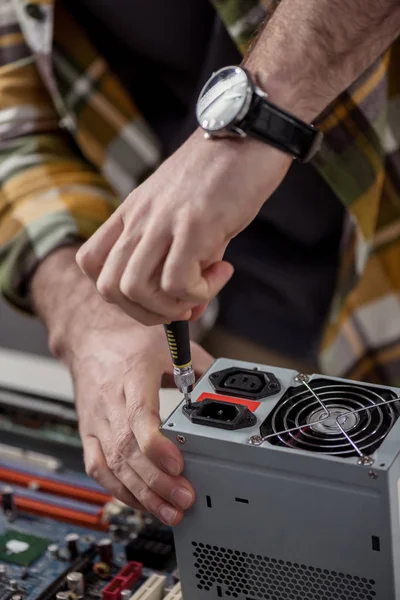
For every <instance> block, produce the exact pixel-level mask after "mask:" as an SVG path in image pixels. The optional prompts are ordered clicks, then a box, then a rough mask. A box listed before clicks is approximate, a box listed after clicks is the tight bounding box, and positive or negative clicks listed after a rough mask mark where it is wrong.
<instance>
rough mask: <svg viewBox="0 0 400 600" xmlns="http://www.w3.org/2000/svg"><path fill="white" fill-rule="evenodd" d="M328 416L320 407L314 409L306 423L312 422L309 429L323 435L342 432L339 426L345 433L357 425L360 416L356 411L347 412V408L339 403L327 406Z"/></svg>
mask: <svg viewBox="0 0 400 600" xmlns="http://www.w3.org/2000/svg"><path fill="white" fill-rule="evenodd" d="M327 409H328V410H329V416H327V415H326V411H325V410H324V409H323V408H322V406H321V407H319V408H317V409H316V410H314V411H313V412H312V413H311V414H310V415H309V416H308V417H307V423H309V424H310V423H313V424H312V425H311V429H312V430H313V431H316V432H317V433H323V434H325V435H338V434H339V435H340V434H341V433H342V431H341V429H340V427H339V424H340V426H341V427H342V429H343V431H345V432H346V433H347V432H348V431H350V430H351V429H353V428H354V427H357V425H358V423H359V422H360V417H359V415H358V414H357V413H349V408H348V407H346V406H342V405H340V404H335V405H333V406H327ZM338 423H339V424H338Z"/></svg>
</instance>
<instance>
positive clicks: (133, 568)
mask: <svg viewBox="0 0 400 600" xmlns="http://www.w3.org/2000/svg"><path fill="white" fill-rule="evenodd" d="M142 568H143V565H141V564H140V563H137V562H129V563H128V564H127V565H125V567H123V568H122V569H121V570H120V571H119V573H118V575H116V576H115V577H114V579H112V581H110V583H109V584H108V585H107V586H106V587H105V588H104V589H103V596H102V598H103V600H120V596H121V592H122V590H127V589H132V587H133V586H134V584H135V583H136V582H137V581H138V580H139V579H140V577H141V575H142Z"/></svg>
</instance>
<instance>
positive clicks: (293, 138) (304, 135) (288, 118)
mask: <svg viewBox="0 0 400 600" xmlns="http://www.w3.org/2000/svg"><path fill="white" fill-rule="evenodd" d="M240 127H242V129H243V130H244V131H245V132H246V133H247V134H248V135H249V136H251V137H255V138H257V139H259V140H261V141H262V142H266V143H267V144H270V145H271V146H274V147H275V148H278V150H281V151H282V152H286V153H287V154H291V155H292V156H293V157H294V158H297V159H298V160H300V161H301V162H307V161H309V160H311V158H312V157H313V156H314V155H315V153H316V152H317V151H318V149H319V147H320V145H321V142H322V138H323V135H322V133H321V132H320V131H319V130H318V129H316V128H315V127H313V126H312V125H308V124H307V123H304V122H303V121H301V120H300V119H297V118H296V117H295V116H294V115H291V114H290V113H288V112H286V111H285V110H283V109H282V108H279V107H278V106H276V105H275V104H272V102H269V100H267V99H266V98H262V97H261V96H258V95H257V94H255V95H254V99H253V102H252V106H251V108H250V110H249V112H248V113H247V115H246V117H245V120H244V122H243V123H241V124H240Z"/></svg>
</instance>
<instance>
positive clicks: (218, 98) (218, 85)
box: [197, 67, 251, 132]
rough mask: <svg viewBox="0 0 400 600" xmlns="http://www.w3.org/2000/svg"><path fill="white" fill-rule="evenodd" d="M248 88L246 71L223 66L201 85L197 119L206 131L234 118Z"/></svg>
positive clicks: (241, 105)
mask: <svg viewBox="0 0 400 600" xmlns="http://www.w3.org/2000/svg"><path fill="white" fill-rule="evenodd" d="M250 94H251V89H250V86H249V79H248V77H247V74H246V72H245V71H244V70H243V69H241V68H239V67H226V68H224V69H221V70H220V71H218V72H217V73H215V74H214V75H213V76H212V77H211V79H210V80H209V81H208V82H207V83H206V85H205V86H204V88H203V90H202V92H201V94H200V97H199V100H198V103H197V120H198V122H199V124H200V126H201V127H202V128H203V129H205V130H206V131H209V132H214V131H219V130H221V129H224V128H225V127H227V126H229V125H231V124H232V123H234V122H235V121H236V120H238V119H239V118H240V117H241V115H242V113H243V110H244V109H245V108H246V107H247V105H248V100H249V95H250Z"/></svg>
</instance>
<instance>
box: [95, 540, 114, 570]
mask: <svg viewBox="0 0 400 600" xmlns="http://www.w3.org/2000/svg"><path fill="white" fill-rule="evenodd" d="M97 548H98V550H99V555H100V561H101V562H103V563H107V564H108V565H111V564H112V562H113V544H112V541H111V540H110V538H103V539H102V540H100V541H99V542H97Z"/></svg>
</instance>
